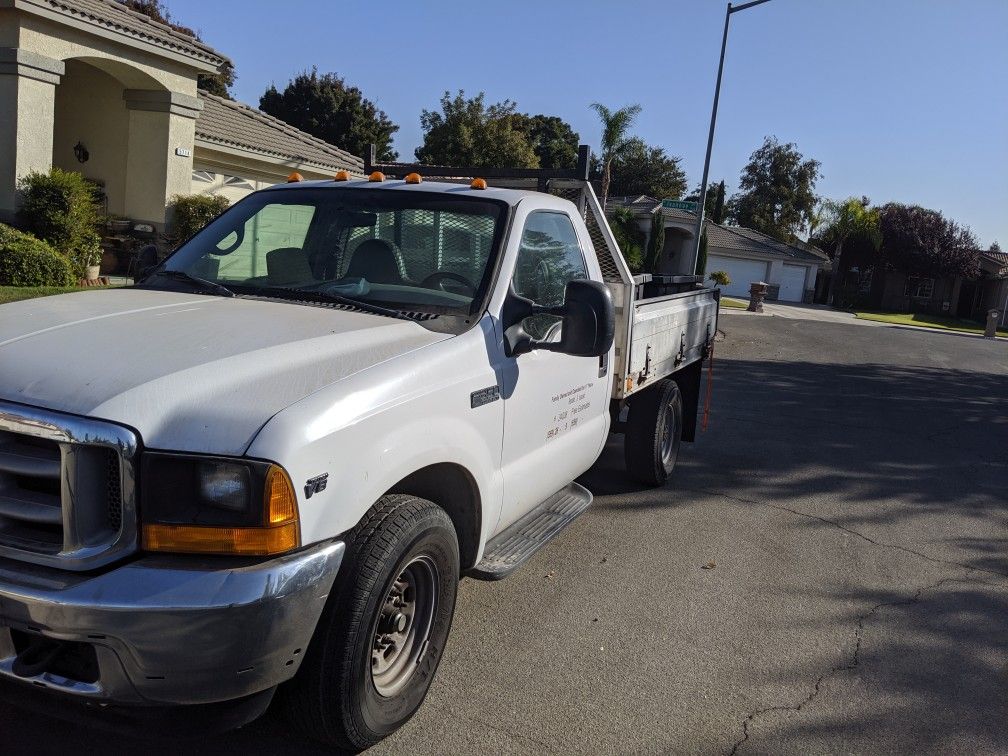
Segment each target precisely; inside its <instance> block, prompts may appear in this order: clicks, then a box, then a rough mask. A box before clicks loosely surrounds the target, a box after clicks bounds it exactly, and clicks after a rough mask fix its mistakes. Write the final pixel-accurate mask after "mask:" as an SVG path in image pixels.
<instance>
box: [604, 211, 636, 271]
mask: <svg viewBox="0 0 1008 756" xmlns="http://www.w3.org/2000/svg"><path fill="white" fill-rule="evenodd" d="M609 227H610V228H611V229H612V232H613V236H614V237H616V243H617V244H618V245H619V248H620V251H621V252H622V253H623V257H624V259H625V260H626V261H627V265H629V266H630V271H631V272H632V273H634V274H637V273H640V272H641V267H642V265H643V264H644V260H643V254H642V252H641V247H642V246H643V245H644V232H643V231H641V230H640V226H639V225H638V224H637V216H635V215H634V213H633V210H631V209H630V208H628V207H617V208H616V209H615V210H613V212H612V214H611V215H610V216H609Z"/></svg>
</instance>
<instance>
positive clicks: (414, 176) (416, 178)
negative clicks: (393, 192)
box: [406, 173, 423, 184]
mask: <svg viewBox="0 0 1008 756" xmlns="http://www.w3.org/2000/svg"><path fill="white" fill-rule="evenodd" d="M421 181H423V176H421V175H420V174H419V173H407V174H406V183H407V184H419V183H420V182H421Z"/></svg>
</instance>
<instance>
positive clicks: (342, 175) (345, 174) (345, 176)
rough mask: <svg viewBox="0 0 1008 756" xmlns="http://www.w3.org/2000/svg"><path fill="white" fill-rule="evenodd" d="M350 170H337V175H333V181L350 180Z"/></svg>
mask: <svg viewBox="0 0 1008 756" xmlns="http://www.w3.org/2000/svg"><path fill="white" fill-rule="evenodd" d="M349 180H350V171H336V175H335V176H333V181H349Z"/></svg>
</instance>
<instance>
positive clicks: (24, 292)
mask: <svg viewBox="0 0 1008 756" xmlns="http://www.w3.org/2000/svg"><path fill="white" fill-rule="evenodd" d="M102 288H105V287H101V286H95V287H91V288H84V289H80V288H78V287H76V286H69V287H67V288H63V287H60V286H0V304H3V303H4V302H17V301H18V300H19V299H34V298H35V297H49V296H52V295H53V294H67V293H69V292H72V291H97V290H98V289H102Z"/></svg>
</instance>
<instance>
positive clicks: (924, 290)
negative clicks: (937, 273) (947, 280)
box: [903, 276, 934, 299]
mask: <svg viewBox="0 0 1008 756" xmlns="http://www.w3.org/2000/svg"><path fill="white" fill-rule="evenodd" d="M933 293H934V279H933V278H921V277H920V276H907V280H906V285H905V286H904V287H903V296H905V297H911V298H913V299H931V295H932V294H933Z"/></svg>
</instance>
